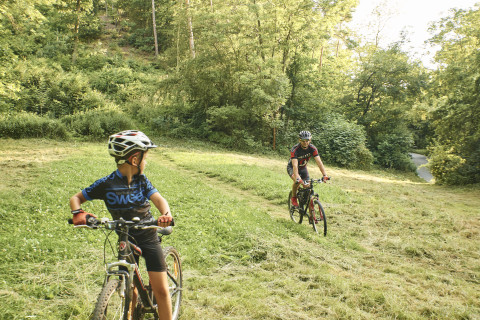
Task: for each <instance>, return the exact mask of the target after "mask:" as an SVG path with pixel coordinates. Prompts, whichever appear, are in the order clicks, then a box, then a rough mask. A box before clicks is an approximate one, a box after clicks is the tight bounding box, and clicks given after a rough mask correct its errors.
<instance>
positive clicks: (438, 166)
mask: <svg viewBox="0 0 480 320" xmlns="http://www.w3.org/2000/svg"><path fill="white" fill-rule="evenodd" d="M477 157H478V154H477ZM468 160H470V161H467V159H465V158H462V157H461V156H459V155H457V154H455V153H454V152H453V151H452V149H450V150H448V149H446V147H445V146H442V145H437V146H435V147H433V148H431V150H430V159H429V161H428V167H429V168H430V171H431V173H432V175H433V176H434V177H435V182H436V183H439V184H447V185H465V184H470V183H476V182H478V181H480V170H479V169H480V168H479V167H478V166H477V167H475V166H473V165H472V163H479V161H480V159H478V158H477V159H468Z"/></svg>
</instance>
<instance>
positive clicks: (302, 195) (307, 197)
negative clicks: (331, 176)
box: [297, 179, 318, 215]
mask: <svg viewBox="0 0 480 320" xmlns="http://www.w3.org/2000/svg"><path fill="white" fill-rule="evenodd" d="M309 182H310V185H309V186H308V187H303V188H299V189H298V191H297V197H298V198H299V200H300V199H301V201H300V202H299V211H300V212H301V213H302V214H303V215H308V214H307V210H308V207H309V206H310V203H311V201H312V200H313V198H316V199H317V200H318V193H315V191H314V190H313V184H314V183H315V182H316V180H313V179H310V180H309Z"/></svg>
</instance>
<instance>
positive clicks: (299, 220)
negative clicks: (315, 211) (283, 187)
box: [288, 191, 303, 223]
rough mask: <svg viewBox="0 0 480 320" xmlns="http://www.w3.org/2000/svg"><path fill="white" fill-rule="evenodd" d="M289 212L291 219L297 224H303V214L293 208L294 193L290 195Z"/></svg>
mask: <svg viewBox="0 0 480 320" xmlns="http://www.w3.org/2000/svg"><path fill="white" fill-rule="evenodd" d="M288 212H290V219H292V221H293V222H295V223H302V220H303V214H301V213H300V210H298V208H295V207H294V206H292V191H290V193H289V194H288Z"/></svg>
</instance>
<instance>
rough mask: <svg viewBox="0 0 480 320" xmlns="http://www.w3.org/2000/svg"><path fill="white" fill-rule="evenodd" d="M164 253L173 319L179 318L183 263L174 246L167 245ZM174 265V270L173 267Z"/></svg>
mask: <svg viewBox="0 0 480 320" xmlns="http://www.w3.org/2000/svg"><path fill="white" fill-rule="evenodd" d="M163 254H164V256H165V263H166V265H167V277H168V287H169V291H170V297H171V299H172V320H177V319H178V317H179V316H180V306H181V303H182V290H183V287H182V282H183V275H182V263H181V261H180V255H179V254H178V252H177V250H176V249H175V248H174V247H166V248H165V249H164V251H163ZM169 257H171V258H173V264H172V265H170V264H169ZM175 265H176V266H175ZM172 267H173V270H172V269H171V268H172Z"/></svg>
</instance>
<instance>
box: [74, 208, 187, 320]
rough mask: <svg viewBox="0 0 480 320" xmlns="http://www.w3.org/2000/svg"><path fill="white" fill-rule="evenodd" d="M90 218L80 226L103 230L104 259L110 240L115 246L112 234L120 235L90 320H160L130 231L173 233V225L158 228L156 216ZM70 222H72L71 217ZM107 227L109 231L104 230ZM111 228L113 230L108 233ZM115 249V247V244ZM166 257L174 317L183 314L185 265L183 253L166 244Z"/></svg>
mask: <svg viewBox="0 0 480 320" xmlns="http://www.w3.org/2000/svg"><path fill="white" fill-rule="evenodd" d="M132 220H133V221H126V220H124V219H122V218H120V219H119V220H108V219H100V220H97V219H95V218H93V217H90V218H89V219H88V222H87V225H82V226H75V227H77V228H89V229H104V230H103V231H104V233H105V235H106V239H105V242H104V259H105V260H106V258H105V256H106V247H107V242H108V243H109V244H110V246H111V247H112V245H111V243H110V240H109V236H110V235H111V234H112V232H113V231H115V233H117V234H118V261H115V262H112V263H105V264H106V274H105V281H104V284H103V288H102V291H101V292H100V295H99V296H98V300H97V303H96V304H95V309H94V311H93V314H92V315H91V318H90V319H91V320H106V319H108V320H114V319H122V320H137V319H138V320H143V319H158V312H157V305H156V301H155V297H154V295H153V291H152V288H151V286H150V284H146V283H145V282H144V281H143V279H142V276H141V273H140V270H139V267H138V264H137V261H136V259H135V255H136V256H141V254H142V250H141V249H140V248H139V247H138V246H136V245H135V244H134V243H132V242H130V241H129V230H130V229H132V228H134V229H157V231H158V233H159V235H160V237H162V236H166V235H169V234H170V233H172V227H171V226H170V227H166V228H163V227H159V226H158V225H157V221H156V220H154V219H151V220H148V221H142V220H140V219H139V218H133V219H132ZM69 223H73V222H72V221H71V219H70V220H69ZM105 230H107V231H105ZM108 231H110V232H108ZM112 250H113V247H112ZM163 251H164V257H165V261H166V265H167V277H168V285H169V290H170V296H171V299H172V319H173V320H176V319H178V317H179V314H180V303H181V300H182V267H181V263H180V256H179V254H178V252H177V250H175V248H174V247H166V248H165V249H164V250H163Z"/></svg>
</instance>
